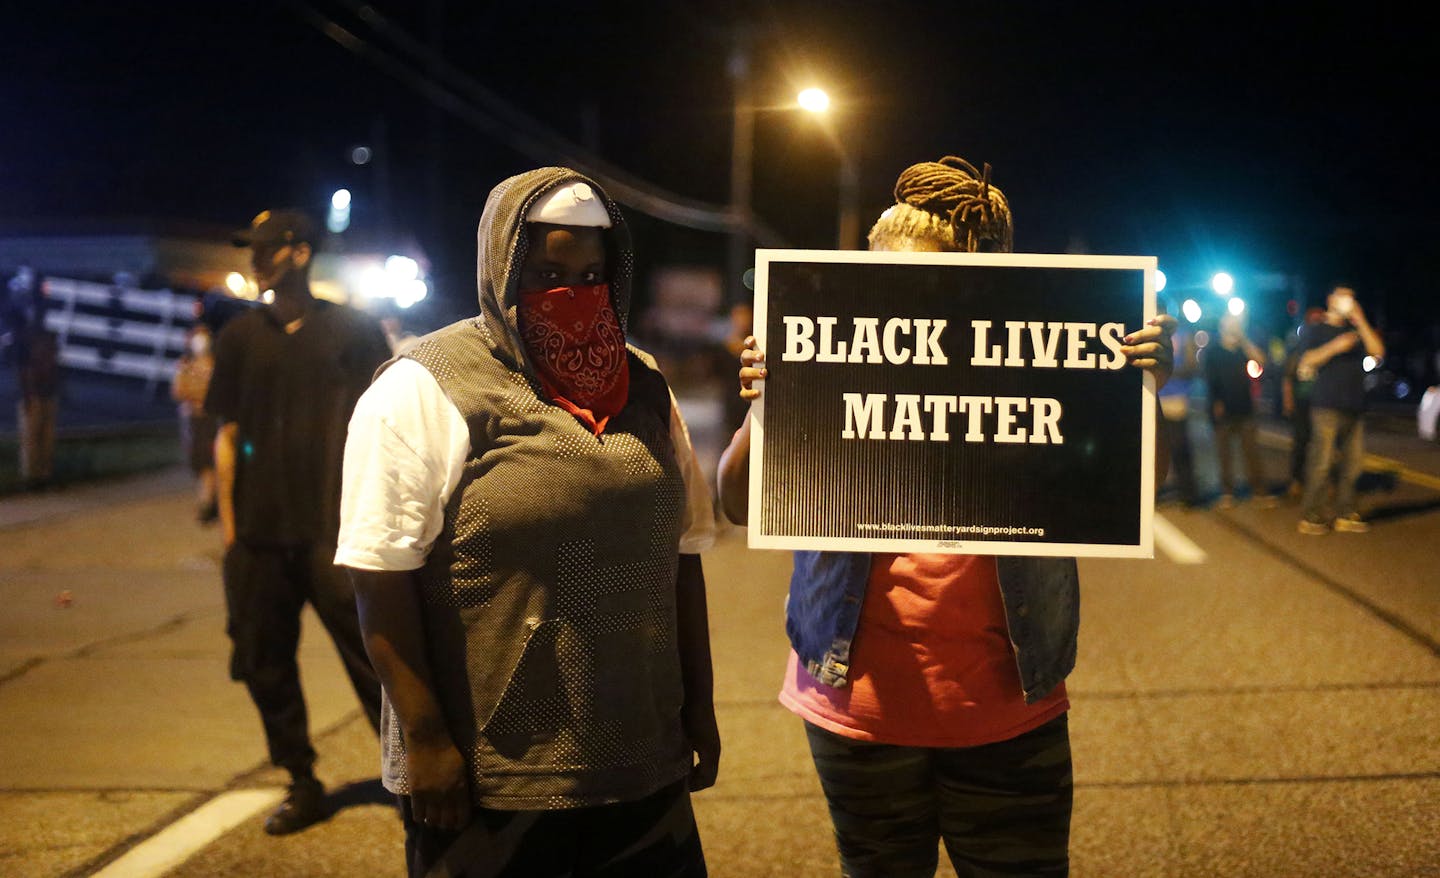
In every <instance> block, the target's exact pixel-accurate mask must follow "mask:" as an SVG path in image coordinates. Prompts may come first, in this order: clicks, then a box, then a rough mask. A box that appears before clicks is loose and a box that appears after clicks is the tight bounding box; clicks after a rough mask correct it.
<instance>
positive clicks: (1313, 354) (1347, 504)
mask: <svg viewBox="0 0 1440 878" xmlns="http://www.w3.org/2000/svg"><path fill="white" fill-rule="evenodd" d="M1325 307H1326V311H1325V319H1324V320H1323V321H1321V322H1319V323H1315V324H1312V325H1310V326H1307V327H1306V328H1305V330H1304V332H1303V333H1302V334H1301V336H1300V343H1299V345H1298V350H1299V352H1300V360H1299V363H1298V365H1297V367H1296V373H1297V376H1298V377H1299V378H1300V380H1302V381H1305V380H1310V377H1311V376H1313V378H1314V382H1315V383H1314V385H1313V389H1312V391H1311V395H1310V407H1311V408H1310V424H1311V431H1310V447H1309V450H1308V451H1307V452H1306V470H1305V494H1304V496H1303V499H1302V500H1301V511H1302V515H1303V517H1302V518H1301V519H1300V524H1299V526H1298V528H1299V531H1300V533H1302V534H1308V535H1310V536H1320V535H1322V534H1325V533H1328V532H1329V531H1330V530H1331V528H1332V527H1333V528H1334V529H1335V530H1337V531H1343V532H1347V533H1364V532H1365V531H1367V530H1369V529H1370V525H1369V524H1367V523H1366V522H1365V520H1364V519H1363V518H1361V517H1360V513H1359V511H1358V509H1357V508H1356V503H1355V484H1356V482H1357V480H1358V479H1359V477H1360V468H1361V463H1362V460H1363V458H1364V455H1365V431H1364V423H1363V416H1364V411H1365V366H1364V362H1365V357H1366V356H1371V357H1374V358H1376V359H1377V360H1378V359H1380V358H1381V357H1384V356H1385V343H1384V342H1383V341H1381V340H1380V335H1379V333H1377V332H1376V331H1375V330H1374V328H1373V327H1371V326H1370V322H1369V321H1368V320H1366V319H1365V312H1364V311H1363V310H1361V308H1360V303H1359V302H1357V301H1355V291H1354V290H1353V289H1351V288H1350V287H1346V286H1337V287H1335V288H1334V289H1333V290H1331V291H1330V295H1329V296H1328V297H1327V298H1326V300H1325ZM1337 448H1338V449H1339V456H1340V472H1339V476H1338V480H1337V483H1336V488H1335V506H1334V512H1335V515H1334V517H1333V519H1332V518H1330V517H1329V516H1327V515H1326V510H1325V505H1326V504H1325V499H1326V498H1325V494H1326V489H1327V487H1328V485H1329V483H1330V467H1331V465H1332V464H1333V463H1334V462H1335V455H1336V450H1337Z"/></svg>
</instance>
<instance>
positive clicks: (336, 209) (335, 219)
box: [325, 189, 351, 235]
mask: <svg viewBox="0 0 1440 878" xmlns="http://www.w3.org/2000/svg"><path fill="white" fill-rule="evenodd" d="M350 201H351V198H350V190H349V189H336V190H335V194H334V195H331V196H330V212H329V213H328V214H326V216H325V228H327V229H329V230H330V231H331V232H333V233H335V234H337V235H338V234H340V233H341V232H343V231H345V230H346V229H348V228H350Z"/></svg>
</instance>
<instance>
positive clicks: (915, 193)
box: [870, 155, 1014, 253]
mask: <svg viewBox="0 0 1440 878" xmlns="http://www.w3.org/2000/svg"><path fill="white" fill-rule="evenodd" d="M917 238H919V239H927V240H930V241H933V242H934V243H936V244H937V245H939V246H940V247H941V248H942V249H944V250H963V251H966V252H970V253H974V252H977V251H980V250H990V251H999V252H1002V253H1009V252H1010V251H1011V250H1013V249H1014V228H1013V225H1012V223H1011V218H1010V204H1009V202H1008V201H1007V200H1006V199H1005V193H1003V192H1001V191H1000V189H999V188H998V187H996V186H993V185H991V183H990V165H989V164H986V165H985V166H984V170H983V171H977V170H975V166H974V165H972V164H970V163H969V162H967V161H965V160H964V159H962V158H960V157H959V156H953V155H948V156H945V157H944V158H942V159H940V161H938V162H920V163H919V164H914V165H911V166H910V167H908V168H906V169H905V170H904V171H902V172H901V173H900V177H899V178H898V179H897V180H896V181H895V205H894V206H892V207H891V208H890V209H888V210H886V211H885V213H883V214H881V216H880V219H879V220H877V221H876V223H875V225H874V227H872V228H871V229H870V247H871V249H889V250H904V249H910V247H908V246H906V245H905V242H906V240H908V239H917Z"/></svg>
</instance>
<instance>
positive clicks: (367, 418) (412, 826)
mask: <svg viewBox="0 0 1440 878" xmlns="http://www.w3.org/2000/svg"><path fill="white" fill-rule="evenodd" d="M478 244H479V247H478V250H479V259H478V267H477V286H478V289H479V302H480V313H479V314H478V315H477V316H476V317H473V318H470V319H466V320H462V321H459V322H457V323H454V324H452V325H450V326H448V327H445V328H443V329H441V330H438V331H437V332H434V333H432V334H430V335H428V336H425V337H423V338H422V339H420V340H419V341H418V342H417V343H416V344H415V345H414V346H413V347H411V348H409V349H408V350H407V351H406V353H405V354H404V355H403V356H401V357H399V358H397V359H395V360H393V361H391V363H389V364H387V366H386V367H384V368H382V370H381V371H380V373H379V374H378V375H377V377H376V379H375V382H374V384H373V385H372V386H371V388H370V390H369V391H367V393H366V394H365V396H364V397H362V399H361V401H360V403H359V404H358V405H357V408H356V414H355V416H354V418H353V419H352V421H351V425H350V435H349V439H348V440H347V444H346V457H345V476H344V495H343V501H342V512H341V538H340V546H339V550H338V552H337V554H336V563H338V564H341V565H344V566H346V567H349V568H350V569H351V575H352V577H353V578H354V579H355V582H356V588H357V596H358V599H359V603H360V608H361V624H362V628H363V629H364V631H365V634H366V643H367V646H369V647H370V651H371V657H372V660H373V661H374V662H375V666H376V669H377V671H378V672H379V674H380V677H381V680H382V681H383V683H384V686H385V693H386V699H385V706H384V713H383V717H382V734H381V738H382V751H383V752H382V778H383V781H384V783H385V786H386V787H387V789H390V790H391V791H393V792H395V793H396V794H398V795H399V796H401V800H402V813H403V814H404V816H405V819H406V828H407V850H408V858H409V861H410V865H411V868H412V870H414V871H416V872H417V873H423V872H425V871H428V869H429V868H430V867H432V866H433V865H434V863H435V862H436V858H437V857H442V856H443V857H445V858H446V862H447V863H451V862H452V859H454V858H458V862H460V863H463V862H464V858H465V854H464V851H466V850H474V849H476V848H475V845H476V844H478V842H476V841H475V840H474V837H475V836H477V835H478V836H479V837H480V838H481V839H482V840H484V839H489V833H491V831H492V830H493V828H494V822H493V821H490V820H489V819H488V818H486V816H485V815H490V814H495V813H505V812H526V813H528V814H530V815H532V818H533V819H534V821H535V823H534V828H533V829H532V830H527V833H528V834H526V835H525V839H527V841H525V842H524V843H522V844H521V845H520V847H519V848H518V849H517V850H516V852H515V853H514V856H515V859H514V861H513V863H512V867H513V868H514V870H515V871H514V874H538V873H539V870H538V866H537V861H536V860H532V859H530V857H531V855H532V854H534V855H536V856H540V855H542V854H543V855H544V856H545V857H554V856H560V857H561V859H562V861H563V862H565V863H569V864H570V866H572V867H577V868H578V867H580V866H583V865H584V864H586V863H592V864H593V862H594V861H595V859H596V858H599V861H600V862H614V861H615V860H614V858H615V857H616V856H619V855H620V852H622V851H626V849H627V848H626V846H624V845H622V846H620V847H617V848H615V849H614V850H610V851H608V853H601V852H597V851H595V850H587V849H585V845H584V844H583V843H582V838H581V836H583V834H582V833H576V832H575V831H574V829H573V825H572V826H571V828H570V829H558V828H556V826H555V825H553V824H552V823H550V822H547V818H546V816H545V815H546V814H550V812H560V811H566V812H570V813H572V814H574V813H582V814H589V813H591V812H592V811H597V812H599V811H607V809H609V811H610V812H613V809H621V812H622V813H621V814H620V815H619V816H617V815H616V814H615V813H609V816H608V817H607V819H608V820H612V821H614V820H618V821H619V824H620V825H622V826H624V827H629V828H633V829H634V830H635V832H634V835H633V838H632V841H637V840H640V839H646V838H647V837H648V836H647V833H652V832H653V830H654V829H655V828H656V826H657V825H658V822H660V821H663V822H664V825H665V826H667V827H669V829H667V830H666V832H665V833H663V843H662V842H656V841H654V839H651V840H649V841H646V842H645V843H644V844H642V845H641V846H640V848H639V849H638V850H640V851H642V852H645V854H646V856H651V855H654V851H653V850H652V848H653V846H654V845H655V844H661V845H662V846H663V847H664V848H665V849H666V850H667V851H670V853H671V854H673V855H674V856H675V857H677V858H678V859H676V860H675V863H676V864H678V865H677V866H675V867H672V868H675V869H680V868H681V867H682V866H683V869H681V870H680V871H676V872H675V874H697V875H698V874H703V868H704V867H703V857H702V856H701V855H700V848H699V839H698V834H697V833H696V832H695V830H694V821H693V817H692V816H690V810H689V797H688V792H687V787H688V788H689V789H699V788H703V787H705V786H709V785H710V783H712V782H713V779H714V767H715V763H716V760H717V759H718V751H719V744H718V735H717V733H716V732H715V731H714V710H713V704H712V698H711V692H710V658H709V643H708V636H707V635H706V634H705V631H706V623H705V608H704V579H703V574H702V573H701V570H700V562H699V556H698V553H699V552H700V551H702V550H703V549H705V548H707V547H708V546H709V545H710V543H711V542H712V541H713V535H714V523H713V519H712V516H711V512H710V510H711V505H710V498H709V491H708V486H707V483H706V480H705V478H704V476H703V474H702V473H701V472H700V470H699V468H698V466H697V465H696V463H695V459H694V454H693V451H692V449H691V447H690V442H689V438H688V434H687V431H686V428H685V425H684V421H683V420H682V419H681V418H680V414H679V410H678V408H677V407H676V405H675V401H674V396H673V395H672V394H671V392H670V390H669V387H668V385H667V384H666V382H665V379H664V378H663V376H661V374H660V372H659V370H658V369H657V368H656V365H655V362H654V360H653V359H652V358H651V357H649V356H648V355H646V354H645V353H643V352H641V351H640V350H638V349H636V348H634V347H630V346H628V345H626V343H625V339H624V329H625V324H626V320H627V318H628V312H629V303H630V288H631V280H632V276H633V265H634V258H633V255H632V253H631V250H630V242H629V235H628V232H627V230H626V226H625V221H624V218H623V216H622V215H621V214H620V211H619V210H618V208H617V207H616V205H615V204H614V203H613V202H611V201H610V200H609V199H608V198H607V197H606V196H605V194H604V193H603V191H601V189H600V187H599V186H598V185H596V184H595V183H594V182H593V181H591V180H588V179H586V178H585V177H583V176H582V175H580V174H577V173H575V172H574V171H571V170H568V169H565V168H542V169H539V170H535V171H530V172H528V173H524V174H520V175H518V176H515V177H511V178H510V179H508V180H506V181H504V182H502V183H501V184H500V185H498V186H496V187H495V189H494V190H493V191H492V192H491V194H490V197H489V199H488V200H487V202H486V205H485V210H484V212H483V214H482V216H481V219H480V227H479V232H478ZM687 781H688V783H687ZM576 809H579V811H578V812H577V810H576ZM626 809H629V810H628V811H627V810H626ZM636 809H638V810H636ZM631 811H634V813H633V814H632V813H630V812H631ZM626 814H629V816H625V815H626ZM472 815H477V816H475V818H474V819H471V818H472ZM552 816H553V815H552ZM527 819H531V818H527ZM605 826H606V827H607V828H606V829H605V831H604V832H603V833H601V835H603V836H607V837H611V838H620V837H629V836H630V833H629V830H628V829H622V830H621V831H620V832H619V833H618V835H617V834H616V833H614V832H613V831H612V828H611V824H610V823H606V824H605ZM547 827H548V828H547ZM677 827H678V828H677ZM460 829H464V830H465V833H463V835H462V837H464V836H470V837H472V840H471V841H469V842H466V843H465V845H456V844H453V843H452V842H453V841H454V838H453V830H460ZM495 843H496V842H495V841H494V840H493V839H489V840H486V841H485V842H484V845H485V846H487V847H489V848H493V846H494V844H495ZM447 851H449V852H450V853H447ZM527 851H529V853H527ZM557 851H559V852H560V853H558V854H557ZM629 855H630V853H626V854H625V856H627V857H628V856H629ZM669 855H670V854H667V856H669ZM486 856H491V857H493V850H491V852H490V853H488V854H486ZM547 862H551V860H547ZM695 863H698V864H699V866H698V871H696V869H695V868H694V864H695ZM685 864H689V865H685ZM684 869H689V871H684ZM562 871H564V870H562ZM497 874H511V873H510V872H508V871H502V872H498V873H497ZM665 874H670V872H665Z"/></svg>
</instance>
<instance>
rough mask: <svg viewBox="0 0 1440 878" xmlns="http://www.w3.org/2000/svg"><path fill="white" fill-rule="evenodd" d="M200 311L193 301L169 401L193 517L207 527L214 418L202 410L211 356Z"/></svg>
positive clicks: (215, 513)
mask: <svg viewBox="0 0 1440 878" xmlns="http://www.w3.org/2000/svg"><path fill="white" fill-rule="evenodd" d="M202 311H203V303H202V300H201V299H199V298H196V300H195V323H194V324H193V325H192V326H191V327H190V330H189V331H188V332H187V333H186V334H185V351H184V352H183V353H181V354H180V358H179V360H177V361H176V364H175V375H174V377H173V378H172V379H171V381H170V398H171V399H173V400H175V402H176V403H177V408H178V409H179V415H180V435H181V439H182V443H181V444H182V446H183V447H184V449H185V460H186V463H188V464H189V466H190V472H191V473H193V474H194V476H195V490H196V497H195V504H196V505H195V517H196V519H197V520H199V521H200V523H201V524H211V523H212V522H214V521H216V520H217V519H218V518H219V517H220V509H219V504H218V503H217V502H216V500H215V416H214V415H212V414H210V413H209V412H207V411H206V410H205V394H206V393H207V392H208V391H209V389H210V374H211V373H212V372H213V371H214V369H215V354H214V352H213V351H212V350H211V339H210V327H209V326H207V325H206V324H205V322H204V319H203V314H202Z"/></svg>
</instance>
